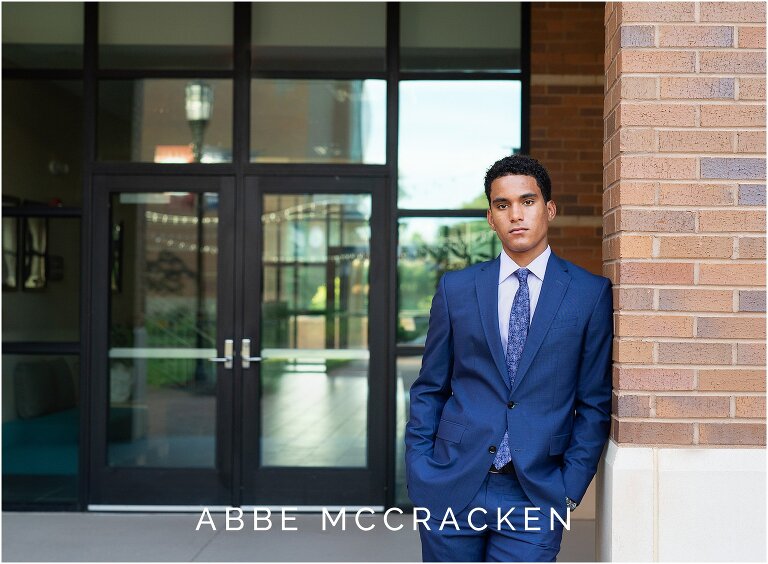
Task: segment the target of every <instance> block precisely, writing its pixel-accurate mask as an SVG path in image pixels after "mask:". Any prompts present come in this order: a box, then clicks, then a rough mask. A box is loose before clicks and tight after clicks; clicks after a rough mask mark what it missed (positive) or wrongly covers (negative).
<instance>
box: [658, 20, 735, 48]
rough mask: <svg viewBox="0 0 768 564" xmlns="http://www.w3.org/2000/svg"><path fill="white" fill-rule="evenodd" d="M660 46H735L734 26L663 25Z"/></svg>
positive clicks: (660, 33)
mask: <svg viewBox="0 0 768 564" xmlns="http://www.w3.org/2000/svg"><path fill="white" fill-rule="evenodd" d="M659 46H660V47H733V27H732V26H714V25H710V26H700V25H663V26H661V27H660V28H659Z"/></svg>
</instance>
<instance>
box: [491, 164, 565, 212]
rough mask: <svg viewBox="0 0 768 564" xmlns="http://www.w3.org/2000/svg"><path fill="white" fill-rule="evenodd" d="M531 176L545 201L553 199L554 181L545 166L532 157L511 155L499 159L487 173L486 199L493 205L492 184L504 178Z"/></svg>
mask: <svg viewBox="0 0 768 564" xmlns="http://www.w3.org/2000/svg"><path fill="white" fill-rule="evenodd" d="M514 175H520V176H531V177H533V179H534V180H536V184H537V185H538V187H539V190H541V195H542V196H543V197H544V201H545V202H548V201H550V200H551V199H552V181H551V180H550V179H549V173H548V172H547V169H545V168H544V166H543V165H542V164H541V163H540V162H539V161H537V160H536V159H534V158H533V157H531V156H530V155H510V156H509V157H504V158H503V159H499V160H498V161H496V162H495V163H493V164H492V165H491V168H489V169H488V171H487V172H486V173H485V197H486V198H488V206H490V205H491V184H492V183H493V181H494V180H496V179H497V178H501V177H502V176H514Z"/></svg>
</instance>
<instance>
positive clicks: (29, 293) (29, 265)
mask: <svg viewBox="0 0 768 564" xmlns="http://www.w3.org/2000/svg"><path fill="white" fill-rule="evenodd" d="M3 228H4V233H3V246H4V257H3V260H4V274H5V275H6V277H7V278H6V279H5V280H4V285H5V286H6V288H7V290H6V291H4V292H3V307H2V311H3V314H2V317H3V341H6V342H19V341H45V342H52V341H64V342H67V341H78V340H79V339H80V311H79V308H80V219H77V218H43V217H25V218H18V219H17V218H3ZM6 228H7V229H6ZM14 234H15V236H16V241H15V244H13V245H12V243H14V241H13V239H12V236H13V235H14ZM11 253H13V255H11ZM11 256H14V258H15V259H16V260H15V261H12V262H10V261H8V259H9V258H10V257H11ZM12 279H15V284H13V285H12V284H11V280H12ZM9 286H12V287H9ZM8 290H14V291H8Z"/></svg>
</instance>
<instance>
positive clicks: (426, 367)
mask: <svg viewBox="0 0 768 564" xmlns="http://www.w3.org/2000/svg"><path fill="white" fill-rule="evenodd" d="M446 276H447V274H444V275H443V276H442V277H441V278H440V282H439V283H438V287H437V292H436V293H435V296H434V298H432V308H431V309H430V311H429V328H428V330H427V340H426V343H425V345H424V356H423V357H422V361H421V370H420V371H419V377H418V378H417V379H416V381H415V382H414V383H413V386H411V407H410V416H409V419H408V423H407V425H406V428H405V445H406V460H410V459H411V458H412V457H414V456H419V455H426V456H432V451H433V449H434V446H435V433H436V432H437V426H438V424H439V423H440V416H441V414H442V412H443V407H444V406H445V402H446V401H448V398H450V397H451V372H452V370H453V330H452V328H451V319H450V315H449V312H448V303H447V300H446V293H445V278H446Z"/></svg>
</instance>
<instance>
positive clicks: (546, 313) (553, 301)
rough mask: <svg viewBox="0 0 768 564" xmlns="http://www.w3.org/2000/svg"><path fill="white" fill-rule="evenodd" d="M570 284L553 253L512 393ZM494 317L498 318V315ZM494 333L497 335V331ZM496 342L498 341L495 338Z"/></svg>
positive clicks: (568, 276) (539, 345)
mask: <svg viewBox="0 0 768 564" xmlns="http://www.w3.org/2000/svg"><path fill="white" fill-rule="evenodd" d="M497 272H498V269H497ZM570 282H571V275H570V274H568V269H567V267H566V265H565V263H563V262H562V261H561V260H560V259H559V258H558V257H557V256H555V254H554V253H553V254H552V255H550V257H549V260H548V261H547V270H546V272H545V274H544V283H543V284H542V286H541V293H540V294H539V301H538V302H537V304H536V311H535V312H534V313H533V320H532V321H531V326H530V328H529V329H528V337H527V338H526V340H525V346H524V347H523V356H522V357H521V358H520V364H518V366H517V373H516V374H515V384H514V386H513V388H512V391H513V392H514V391H515V390H516V389H517V387H518V386H519V385H520V382H521V381H522V380H523V378H525V375H526V373H527V372H528V369H529V368H530V367H531V362H533V358H534V357H535V356H536V353H537V352H538V350H539V347H541V343H542V341H543V340H544V336H545V335H546V334H547V331H548V330H549V326H550V325H551V324H552V320H553V319H554V317H555V314H556V313H557V310H558V309H559V308H560V302H562V301H563V296H564V295H565V291H566V290H567V289H568V284H570ZM496 316H497V317H498V313H497V314H496ZM496 332H497V333H498V329H497V330H496ZM497 337H498V335H497ZM497 340H499V339H498V338H497ZM499 348H501V347H499Z"/></svg>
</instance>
